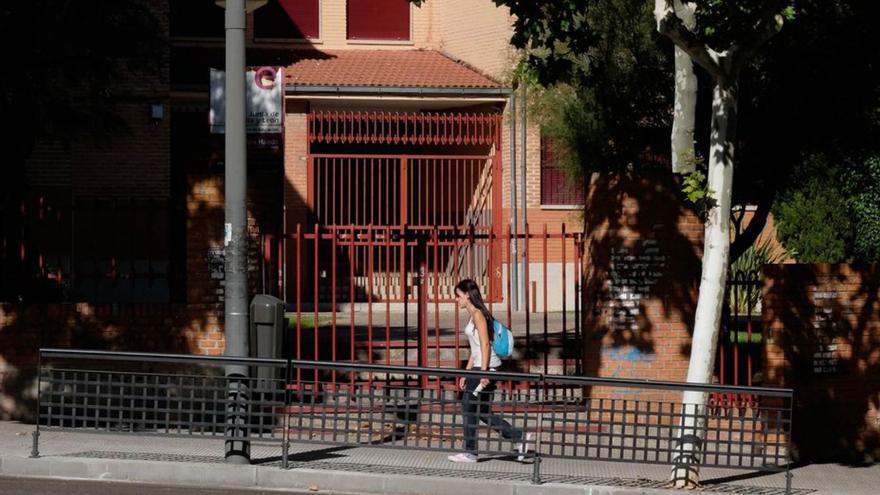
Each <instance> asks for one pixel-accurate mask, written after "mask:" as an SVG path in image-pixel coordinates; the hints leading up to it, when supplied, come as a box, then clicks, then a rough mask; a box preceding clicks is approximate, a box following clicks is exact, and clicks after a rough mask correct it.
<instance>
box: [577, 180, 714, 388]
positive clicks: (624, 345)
mask: <svg viewBox="0 0 880 495" xmlns="http://www.w3.org/2000/svg"><path fill="white" fill-rule="evenodd" d="M680 190H681V187H680V185H679V184H678V182H677V180H676V179H675V177H674V176H673V174H672V173H671V172H669V171H668V169H667V170H661V169H656V168H653V167H651V168H649V167H645V168H644V169H642V170H638V171H636V172H624V173H620V174H615V175H611V174H602V175H599V174H597V175H596V176H595V177H594V178H593V180H592V181H591V184H590V185H589V190H588V193H587V201H586V206H585V208H584V232H585V260H586V261H585V262H586V263H587V265H586V267H585V273H584V291H583V312H584V314H583V319H584V342H583V353H584V375H586V376H614V377H635V378H645V377H658V374H657V373H658V370H662V369H664V368H663V364H664V363H665V362H671V361H680V360H681V357H680V355H681V354H682V353H684V352H685V350H686V347H685V346H686V345H687V344H688V343H689V338H688V334H687V333H686V332H685V330H684V329H685V328H687V329H688V332H690V331H691V330H690V329H691V327H692V320H693V315H694V312H695V308H696V290H697V283H698V281H699V274H700V263H701V254H700V244H701V242H700V240H701V237H702V235H701V234H702V224H701V222H700V220H699V218H697V217H696V215H695V214H694V213H693V212H692V211H691V210H690V209H688V208H687V207H686V205H685V203H684V201H683V198H682V194H681V192H680ZM663 378H668V379H674V377H666V376H664V377H663Z"/></svg>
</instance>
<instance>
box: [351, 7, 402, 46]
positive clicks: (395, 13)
mask: <svg viewBox="0 0 880 495" xmlns="http://www.w3.org/2000/svg"><path fill="white" fill-rule="evenodd" d="M409 14H410V5H409V0H348V12H347V16H348V39H350V40H389V41H408V40H409V22H410V15H409Z"/></svg>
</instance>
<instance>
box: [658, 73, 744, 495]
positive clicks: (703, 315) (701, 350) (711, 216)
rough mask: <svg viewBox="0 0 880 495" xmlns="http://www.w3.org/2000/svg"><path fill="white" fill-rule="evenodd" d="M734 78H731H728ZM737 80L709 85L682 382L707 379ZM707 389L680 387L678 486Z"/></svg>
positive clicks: (695, 456) (693, 478)
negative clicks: (700, 215) (707, 206)
mask: <svg viewBox="0 0 880 495" xmlns="http://www.w3.org/2000/svg"><path fill="white" fill-rule="evenodd" d="M733 80H735V79H733ZM736 99H737V97H736V85H735V83H734V84H730V83H726V82H724V81H716V84H715V87H714V88H713V90H712V127H711V136H710V146H709V162H708V163H709V170H708V176H709V189H710V192H711V196H712V198H714V200H715V206H714V207H713V208H712V209H711V210H710V211H709V213H708V217H707V219H706V229H705V241H704V248H703V273H702V276H701V279H700V293H699V299H698V300H697V312H696V318H695V321H694V335H693V339H692V344H691V357H690V364H689V366H688V376H687V381H688V382H690V383H711V381H712V375H713V372H714V369H715V355H716V352H717V348H718V333H719V328H720V323H721V314H722V309H723V307H724V288H725V285H726V283H727V261H728V256H729V254H730V207H731V191H732V186H733V163H734V162H733V152H734V147H735V142H736ZM707 399H708V397H707V394H706V393H703V392H693V391H688V392H685V393H684V395H683V397H682V412H683V417H682V421H681V430H680V432H679V438H678V439H677V441H676V443H677V445H676V453H675V460H674V465H673V468H672V475H671V479H672V481H673V484H674V485H675V486H676V487H678V488H683V487H693V486H697V485H699V482H700V474H699V464H700V461H701V455H700V454H701V449H702V441H703V438H704V437H705V435H704V430H705V426H706V425H705V417H704V412H705V408H706V403H707Z"/></svg>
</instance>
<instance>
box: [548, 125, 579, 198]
mask: <svg viewBox="0 0 880 495" xmlns="http://www.w3.org/2000/svg"><path fill="white" fill-rule="evenodd" d="M562 152H563V151H562V146H561V145H560V143H559V142H558V141H556V140H554V139H553V138H551V137H547V136H541V204H542V205H545V206H582V205H583V204H584V186H583V184H582V183H580V182H577V181H575V180H573V179H572V178H571V176H569V175H568V173H567V172H566V171H565V170H563V169H562V167H560V166H559V162H560V157H561V156H562Z"/></svg>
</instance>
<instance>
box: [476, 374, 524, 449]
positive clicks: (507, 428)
mask: <svg viewBox="0 0 880 495" xmlns="http://www.w3.org/2000/svg"><path fill="white" fill-rule="evenodd" d="M474 371H479V368H474ZM479 384H480V379H479V378H470V377H468V378H467V379H466V380H465V385H464V392H462V397H461V408H462V414H463V415H464V449H465V450H466V451H468V452H470V453H472V454H476V453H477V420H478V419H479V420H480V421H482V422H483V423H485V424H487V425H489V426H491V427H492V429H493V430H495V431H497V432H498V433H500V434H501V437H502V438H504V439H505V440H521V439H522V438H523V431H522V430H520V429H518V428H514V427H513V426H511V424H510V423H508V422H507V421H505V420H504V419H502V418H501V416H498V415H496V414H492V405H491V403H492V396H493V395H494V394H493V392H492V390H493V389H494V387H493V386H492V385H491V384H490V385H489V386H488V387H486V388H485V389H483V391H482V392H480V393H479V394H478V396H477V397H474V390H475V389H476V388H477V385H479Z"/></svg>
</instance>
